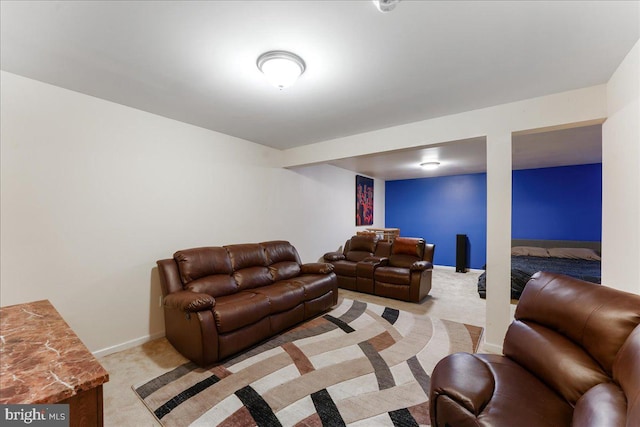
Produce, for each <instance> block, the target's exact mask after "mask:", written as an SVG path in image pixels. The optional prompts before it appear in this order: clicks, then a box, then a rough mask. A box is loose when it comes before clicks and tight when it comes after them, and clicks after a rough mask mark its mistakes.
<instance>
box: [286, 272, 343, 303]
mask: <svg viewBox="0 0 640 427" xmlns="http://www.w3.org/2000/svg"><path fill="white" fill-rule="evenodd" d="M293 283H294V284H295V285H297V286H299V287H301V288H302V289H304V299H305V301H310V300H312V299H315V298H318V297H321V296H322V295H324V294H326V293H327V292H331V291H332V290H334V285H335V282H334V281H333V275H329V274H307V275H304V276H299V277H297V278H296V279H295V280H294V281H293Z"/></svg>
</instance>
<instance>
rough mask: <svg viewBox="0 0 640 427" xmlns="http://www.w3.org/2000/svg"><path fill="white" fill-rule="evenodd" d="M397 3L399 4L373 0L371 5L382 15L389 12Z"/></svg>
mask: <svg viewBox="0 0 640 427" xmlns="http://www.w3.org/2000/svg"><path fill="white" fill-rule="evenodd" d="M398 3H400V0H373V4H375V5H376V7H377V8H378V10H379V11H380V12H383V13H384V12H391V11H392V10H393V9H394V8H395V7H396V5H397V4H398Z"/></svg>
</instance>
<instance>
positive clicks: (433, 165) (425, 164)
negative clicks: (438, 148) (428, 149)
mask: <svg viewBox="0 0 640 427" xmlns="http://www.w3.org/2000/svg"><path fill="white" fill-rule="evenodd" d="M439 166H440V162H423V163H420V167H421V168H422V169H424V170H428V171H432V170H435V169H438V167H439Z"/></svg>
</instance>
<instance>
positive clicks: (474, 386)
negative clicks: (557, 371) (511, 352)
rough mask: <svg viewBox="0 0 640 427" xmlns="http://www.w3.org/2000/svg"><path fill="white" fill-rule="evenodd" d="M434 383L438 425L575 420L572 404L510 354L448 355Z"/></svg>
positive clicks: (546, 425)
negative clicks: (509, 355) (515, 360)
mask: <svg viewBox="0 0 640 427" xmlns="http://www.w3.org/2000/svg"><path fill="white" fill-rule="evenodd" d="M461 372H464V375H460V373H461ZM431 384H432V387H431V393H430V396H431V405H432V406H431V408H430V411H432V415H433V417H434V418H435V419H436V421H437V423H438V425H445V424H449V425H473V426H479V425H482V426H490V425H501V426H538V427H559V426H570V425H571V418H572V413H573V408H572V406H571V405H570V404H569V403H567V402H566V401H565V400H564V399H562V398H561V397H560V396H559V395H558V394H556V393H555V392H554V391H552V390H551V389H550V388H548V387H547V386H546V385H545V384H544V383H542V382H541V381H540V380H539V379H538V378H536V377H535V376H533V375H532V374H531V373H529V371H527V370H526V369H524V368H522V367H521V366H519V365H518V364H516V363H515V362H513V361H512V360H510V359H508V358H506V357H504V356H499V355H494V354H474V355H470V354H466V353H456V354H454V355H451V356H447V357H446V358H444V359H442V360H441V361H440V362H438V365H437V366H436V368H435V369H434V371H433V376H432V378H431Z"/></svg>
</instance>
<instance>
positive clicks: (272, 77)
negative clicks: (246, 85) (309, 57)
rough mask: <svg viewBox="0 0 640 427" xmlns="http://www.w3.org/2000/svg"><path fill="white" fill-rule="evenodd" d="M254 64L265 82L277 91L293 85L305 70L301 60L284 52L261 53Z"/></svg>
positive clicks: (292, 54) (293, 54)
mask: <svg viewBox="0 0 640 427" xmlns="http://www.w3.org/2000/svg"><path fill="white" fill-rule="evenodd" d="M256 64H257V65H258V69H259V70H260V71H262V73H263V74H264V75H265V77H266V78H267V81H268V82H269V83H271V84H272V85H274V86H275V87H277V88H278V89H284V88H285V87H289V86H291V85H292V84H294V83H295V82H296V80H298V77H300V76H301V75H302V73H304V70H305V69H306V65H305V63H304V61H303V60H302V58H300V57H299V56H298V55H296V54H295V53H291V52H286V51H284V50H272V51H270V52H266V53H263V54H262V55H260V57H259V58H258V61H257V63H256Z"/></svg>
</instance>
